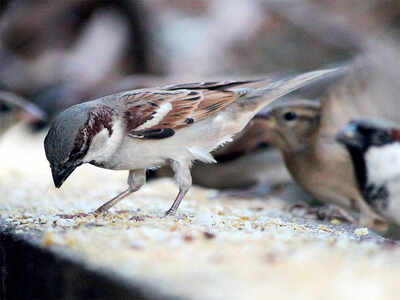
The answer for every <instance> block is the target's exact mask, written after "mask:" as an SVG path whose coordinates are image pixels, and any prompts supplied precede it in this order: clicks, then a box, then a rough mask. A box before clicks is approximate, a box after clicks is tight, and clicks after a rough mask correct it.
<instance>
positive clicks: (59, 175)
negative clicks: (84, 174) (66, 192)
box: [51, 165, 79, 188]
mask: <svg viewBox="0 0 400 300" xmlns="http://www.w3.org/2000/svg"><path fill="white" fill-rule="evenodd" d="M78 166H79V165H70V166H66V167H61V168H59V167H51V174H52V175H53V182H54V185H55V186H56V188H60V187H61V186H62V184H63V183H64V181H65V180H67V178H68V177H69V175H71V174H72V172H73V171H74V170H75V169H76V168H77V167H78Z"/></svg>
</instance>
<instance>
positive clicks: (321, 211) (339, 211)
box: [316, 204, 358, 224]
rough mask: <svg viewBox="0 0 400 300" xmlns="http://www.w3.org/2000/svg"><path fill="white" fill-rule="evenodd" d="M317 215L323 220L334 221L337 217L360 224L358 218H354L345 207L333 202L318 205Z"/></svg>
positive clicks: (340, 219)
mask: <svg viewBox="0 0 400 300" xmlns="http://www.w3.org/2000/svg"><path fill="white" fill-rule="evenodd" d="M316 215H317V217H318V219H319V220H321V221H332V220H335V219H336V220H339V221H344V222H348V223H350V224H358V221H357V219H356V218H354V217H353V216H352V214H351V213H349V212H348V211H347V210H345V209H344V208H341V207H339V206H336V205H333V204H327V205H324V206H321V207H318V208H317V210H316Z"/></svg>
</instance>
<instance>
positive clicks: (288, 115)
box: [283, 111, 297, 121]
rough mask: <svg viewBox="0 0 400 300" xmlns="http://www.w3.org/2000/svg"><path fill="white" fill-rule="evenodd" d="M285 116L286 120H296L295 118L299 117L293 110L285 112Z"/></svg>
mask: <svg viewBox="0 0 400 300" xmlns="http://www.w3.org/2000/svg"><path fill="white" fill-rule="evenodd" d="M283 118H284V119H285V120H286V121H292V120H294V119H296V118H297V115H296V113H294V112H292V111H288V112H287V113H285V114H284V115H283Z"/></svg>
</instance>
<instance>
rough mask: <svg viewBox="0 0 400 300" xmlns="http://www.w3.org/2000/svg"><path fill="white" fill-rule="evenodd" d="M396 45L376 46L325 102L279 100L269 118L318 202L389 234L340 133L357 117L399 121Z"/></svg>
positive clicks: (297, 175)
mask: <svg viewBox="0 0 400 300" xmlns="http://www.w3.org/2000/svg"><path fill="white" fill-rule="evenodd" d="M396 57H397V54H396V51H394V48H392V47H391V46H387V47H379V48H377V47H374V48H372V50H369V51H368V52H367V53H365V54H364V55H362V57H360V58H359V59H358V60H357V61H356V62H355V63H354V65H353V67H352V68H351V69H350V70H349V71H348V72H347V73H346V74H345V76H344V77H343V78H342V79H340V80H339V82H338V83H337V84H335V85H334V86H333V87H332V88H331V89H329V91H328V93H327V94H326V95H325V97H323V98H322V99H321V102H320V104H318V103H317V102H310V101H308V102H307V101H304V100H301V101H286V102H285V101H276V102H275V103H274V104H273V105H271V106H270V109H269V111H268V112H267V113H265V114H264V117H265V118H266V119H269V126H270V128H271V129H272V131H271V134H273V137H272V138H271V139H270V140H271V142H272V143H273V144H276V145H277V146H278V147H279V148H280V150H281V152H282V155H283V158H284V161H285V163H286V166H287V168H288V170H289V172H290V173H291V175H292V177H293V179H294V180H295V181H296V182H297V183H298V184H299V185H300V186H301V187H302V188H303V189H304V190H305V191H307V192H308V193H310V194H311V195H312V196H313V197H315V198H316V199H318V200H320V201H322V202H325V203H333V204H336V205H338V206H340V207H343V208H345V209H347V210H349V209H350V210H353V209H356V210H359V211H360V219H359V224H361V225H364V226H368V227H370V228H372V229H374V230H377V231H385V230H386V229H387V224H386V221H385V219H384V218H383V217H382V216H381V215H380V214H379V213H377V211H376V210H375V209H374V208H373V207H371V206H370V205H369V204H368V202H367V201H365V199H364V197H363V194H362V192H360V189H359V187H358V183H357V179H356V178H355V175H354V168H353V164H352V160H351V157H350V155H349V154H348V152H347V151H346V150H345V149H344V147H342V145H341V144H339V143H338V141H337V140H336V135H337V133H338V132H339V131H340V130H341V129H342V128H343V127H344V126H345V125H346V124H347V123H348V122H349V121H350V120H351V119H356V118H364V117H366V118H369V117H371V118H384V119H387V120H391V121H397V122H398V121H400V120H399V119H400V115H399V114H398V111H399V108H400V107H399V105H400V103H399V102H398V101H397V94H398V86H399V85H398V84H397V83H398V82H399V80H400V70H397V69H398V68H395V67H391V64H390V63H389V62H393V61H397V60H396V59H395V58H396Z"/></svg>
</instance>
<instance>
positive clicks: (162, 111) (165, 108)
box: [135, 102, 172, 130]
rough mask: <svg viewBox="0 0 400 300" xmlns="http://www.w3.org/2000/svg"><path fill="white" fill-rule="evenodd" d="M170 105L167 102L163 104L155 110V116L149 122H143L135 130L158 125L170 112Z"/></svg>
mask: <svg viewBox="0 0 400 300" xmlns="http://www.w3.org/2000/svg"><path fill="white" fill-rule="evenodd" d="M171 109H172V105H171V103H169V102H166V103H163V104H161V105H160V107H159V108H158V109H157V111H156V113H155V115H154V116H153V118H152V119H151V120H148V121H147V122H144V123H143V124H142V125H140V126H138V127H137V128H136V129H135V130H144V129H147V128H150V127H153V126H155V125H158V124H159V123H160V122H161V120H162V119H164V117H165V116H166V115H167V114H168V113H169V112H170V111H171Z"/></svg>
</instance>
